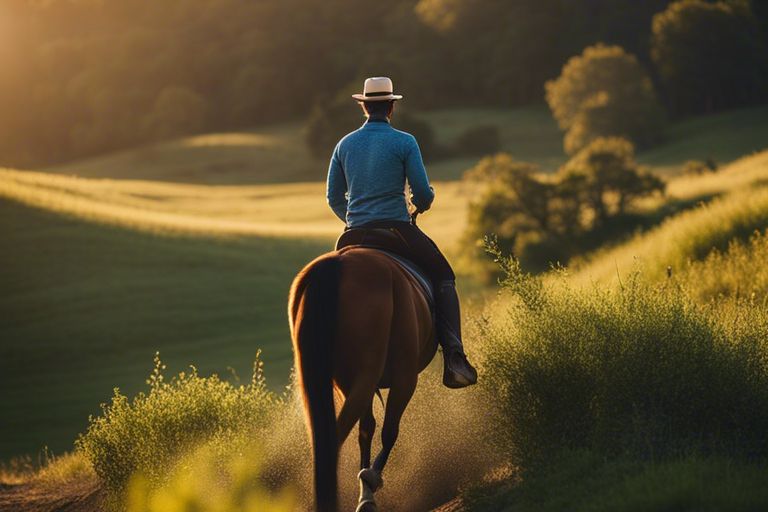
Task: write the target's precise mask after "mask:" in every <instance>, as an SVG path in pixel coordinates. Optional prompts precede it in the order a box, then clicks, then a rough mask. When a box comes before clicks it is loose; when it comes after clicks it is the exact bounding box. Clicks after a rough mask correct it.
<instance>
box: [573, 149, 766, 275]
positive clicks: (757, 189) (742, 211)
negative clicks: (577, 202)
mask: <svg viewBox="0 0 768 512" xmlns="http://www.w3.org/2000/svg"><path fill="white" fill-rule="evenodd" d="M767 178H768V152H763V153H759V154H757V155H754V156H751V157H747V158H744V159H742V160H740V161H738V162H736V163H734V164H733V165H732V166H730V167H729V168H727V169H724V170H723V171H721V172H719V173H716V174H713V175H706V176H701V177H695V178H686V177H683V178H680V179H679V180H675V181H673V182H672V183H671V184H670V187H669V188H670V191H669V192H670V196H671V201H681V202H685V201H690V200H695V199H697V198H702V199H704V198H710V197H713V196H720V195H721V196H722V197H719V198H718V199H716V200H714V201H712V202H710V203H707V204H704V205H701V206H699V207H697V208H694V209H691V210H687V211H685V212H683V213H681V214H678V215H674V216H671V217H669V218H668V219H667V220H665V221H664V222H663V223H662V224H661V225H659V226H658V227H656V228H653V229H651V230H649V231H647V232H645V233H641V234H638V235H636V236H635V237H634V238H633V239H631V240H630V241H628V242H626V243H623V244H621V245H618V246H616V247H614V248H610V249H604V250H602V251H599V252H598V253H597V254H594V255H592V256H591V257H590V258H588V262H585V263H581V264H580V265H579V264H576V265H575V267H576V269H577V271H578V277H579V278H580V279H581V280H583V281H587V280H596V281H610V280H615V279H617V275H626V274H627V273H629V272H631V271H632V270H635V269H638V268H642V270H643V272H644V273H646V274H648V275H649V276H650V277H652V278H655V277H659V276H661V275H662V274H664V272H665V271H666V269H667V267H671V268H672V271H673V272H674V273H676V272H679V271H681V270H684V268H685V265H686V264H687V262H688V261H689V260H699V259H702V258H704V257H705V256H706V255H707V254H708V253H709V252H710V251H711V250H712V249H713V248H717V249H721V250H722V249H725V248H726V247H727V246H728V243H729V242H730V241H731V240H733V239H746V238H748V237H749V236H750V235H751V234H752V233H753V232H754V231H755V230H760V231H762V230H764V229H765V228H766V227H768V188H765V187H764V186H762V185H764V184H765V180H766V179H767ZM638 264H639V266H638Z"/></svg>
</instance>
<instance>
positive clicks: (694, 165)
mask: <svg viewBox="0 0 768 512" xmlns="http://www.w3.org/2000/svg"><path fill="white" fill-rule="evenodd" d="M716 171H717V164H716V163H715V161H714V160H712V159H711V158H708V159H707V160H706V161H704V162H702V161H701V160H688V161H687V162H685V163H684V164H683V174H688V175H691V176H698V175H700V174H705V173H708V172H716Z"/></svg>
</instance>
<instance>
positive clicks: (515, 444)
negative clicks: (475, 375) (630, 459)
mask: <svg viewBox="0 0 768 512" xmlns="http://www.w3.org/2000/svg"><path fill="white" fill-rule="evenodd" d="M497 259H499V261H500V262H501V263H502V266H503V268H504V269H505V275H506V277H505V278H504V279H503V281H502V285H503V287H504V289H505V290H506V291H507V292H510V293H511V294H512V298H511V300H510V303H509V304H508V305H507V308H506V313H505V314H500V315H496V316H494V317H492V318H491V319H490V320H489V321H488V322H486V323H482V324H480V333H479V334H478V336H477V337H478V339H480V340H482V343H483V347H484V349H483V350H482V353H483V354H484V355H485V359H484V361H483V364H482V366H483V371H482V375H483V379H482V385H483V386H484V388H485V389H486V391H487V393H488V394H489V399H490V400H492V401H493V402H494V403H497V404H499V407H501V408H502V412H503V413H504V416H505V418H506V421H505V422H503V425H502V426H500V432H499V434H500V435H502V436H503V437H504V438H506V440H507V444H508V446H509V447H510V448H511V451H512V456H513V459H514V460H515V461H516V462H517V463H520V464H522V465H523V466H524V467H527V466H529V465H531V464H535V463H536V462H537V461H541V460H544V459H546V457H547V456H548V455H551V454H552V453H555V452H559V451H561V450H563V449H573V448H586V449H590V450H593V451H595V452H596V453H598V454H601V455H605V456H612V455H616V454H620V453H630V454H633V455H636V456H639V457H644V458H650V457H657V456H664V455H667V454H673V453H678V452H681V451H686V450H688V449H694V448H695V449H701V450H705V451H718V450H720V449H725V450H727V451H728V453H731V454H735V453H743V454H748V455H761V456H763V455H768V444H766V432H768V368H766V363H765V361H766V360H767V359H768V357H767V356H768V346H766V343H767V341H766V340H768V322H767V321H766V320H768V315H766V313H765V310H764V309H761V308H760V307H757V306H754V305H751V304H740V305H735V306H733V309H730V310H728V311H727V312H726V311H720V310H716V309H714V308H713V307H704V306H699V305H696V304H695V303H694V302H692V301H691V300H690V299H688V298H687V295H686V293H685V291H683V290H681V289H680V288H679V287H676V286H673V285H671V284H670V285H668V286H652V285H649V284H646V283H644V282H642V280H641V279H640V278H639V276H638V275H637V274H636V275H634V276H633V277H632V278H630V279H629V280H628V281H627V282H625V283H623V285H622V286H620V287H618V288H616V289H604V288H599V287H597V286H593V287H586V288H571V287H570V286H569V284H568V280H567V278H565V277H563V278H561V279H559V280H552V281H547V282H546V283H545V282H544V281H542V280H541V279H539V278H535V277H531V276H529V275H527V274H525V273H523V272H521V271H520V267H519V264H518V263H517V262H516V261H515V260H511V259H506V258H501V257H500V256H498V254H497Z"/></svg>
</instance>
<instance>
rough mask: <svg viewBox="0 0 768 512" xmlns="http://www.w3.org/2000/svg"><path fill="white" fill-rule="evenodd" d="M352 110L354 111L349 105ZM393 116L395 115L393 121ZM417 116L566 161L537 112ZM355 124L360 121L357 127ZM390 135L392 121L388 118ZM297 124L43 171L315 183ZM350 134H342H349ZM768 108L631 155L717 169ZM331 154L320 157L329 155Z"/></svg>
mask: <svg viewBox="0 0 768 512" xmlns="http://www.w3.org/2000/svg"><path fill="white" fill-rule="evenodd" d="M350 108H354V105H352V104H351V105H350ZM396 115H397V114H395V116H396ZM421 116H422V117H423V118H424V119H426V120H427V121H428V122H429V123H430V124H431V125H432V127H433V129H434V130H435V135H436V138H437V140H438V142H440V143H442V144H450V143H451V142H452V141H453V140H454V139H455V138H456V137H457V136H458V135H459V134H460V133H462V132H463V131H464V130H467V129H468V128H472V127H476V126H481V125H489V124H490V125H495V126H497V127H498V128H499V134H500V139H501V147H500V150H501V151H507V152H509V153H511V154H512V155H514V156H515V158H517V159H519V160H523V161H527V162H534V163H537V164H539V165H540V166H541V167H542V168H543V169H545V170H549V171H551V170H554V169H556V168H557V167H558V166H559V165H560V164H561V163H563V162H564V161H565V159H566V157H565V155H564V153H563V149H562V134H561V133H560V131H559V130H558V129H557V125H556V124H555V122H554V121H553V120H552V116H551V114H550V113H549V110H547V109H546V108H545V107H526V108H519V109H508V110H504V109H493V110H491V109H450V110H439V111H433V112H424V113H422V114H421ZM361 122H362V119H361ZM393 124H394V126H395V127H397V117H395V118H394V122H393ZM302 127H303V123H302V122H296V123H288V124H280V125H275V126H273V127H269V128H262V129H258V130H254V131H247V132H237V133H220V134H208V135H199V136H194V137H188V138H184V139H180V140H176V141H171V142H167V143H164V144H158V145H155V146H150V147H144V148H140V149H136V150H132V151H124V152H120V153H117V154H110V155H106V156H103V157H98V158H92V159H89V160H84V161H77V162H73V163H71V164H67V165H62V166H58V167H55V168H51V169H48V171H50V172H55V173H59V174H74V175H77V176H83V177H90V178H115V179H138V180H147V179H149V180H160V181H172V182H184V183H209V184H213V183H216V184H244V183H283V182H294V181H322V180H324V179H325V173H326V171H327V162H326V161H325V160H322V159H321V160H318V159H314V158H312V157H311V156H310V154H309V152H308V150H307V149H306V147H305V145H304V140H303V135H302ZM355 128H356V126H350V127H349V129H350V131H351V130H354V129H355ZM766 141H768V106H765V107H758V108H751V109H748V110H736V111H730V112H725V113H721V114H716V115H713V116H708V117H704V118H697V119H692V120H686V121H683V122H680V123H676V124H673V125H672V126H671V127H670V128H669V131H668V134H667V137H666V142H665V143H664V144H662V145H660V146H658V147H656V148H653V149H651V150H649V151H647V152H645V153H641V154H640V155H639V160H640V162H641V163H643V164H646V165H651V166H654V167H658V168H659V169H661V170H663V171H664V172H670V173H674V172H676V171H677V170H679V167H680V166H681V165H682V164H683V163H684V162H686V161H687V160H691V159H694V160H703V159H705V158H707V157H712V158H714V159H715V161H717V162H718V163H721V164H723V163H727V162H730V161H732V160H735V159H736V158H738V157H740V156H742V155H744V154H748V153H751V152H753V151H758V150H761V149H765V148H766V147H768V142H766ZM330 151H331V148H329V150H328V152H329V155H330ZM476 161H477V158H473V157H468V158H453V159H448V160H440V161H437V162H432V163H430V164H429V165H428V170H429V173H430V176H431V177H432V178H433V179H435V180H453V179H457V178H459V177H460V176H461V174H462V173H463V172H464V171H465V170H466V169H468V168H469V167H471V166H472V165H473V164H474V163H475V162H476Z"/></svg>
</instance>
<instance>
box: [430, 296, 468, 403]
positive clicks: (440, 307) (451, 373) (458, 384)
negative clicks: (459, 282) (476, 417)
mask: <svg viewBox="0 0 768 512" xmlns="http://www.w3.org/2000/svg"><path fill="white" fill-rule="evenodd" d="M436 291H437V293H436V294H435V302H436V306H437V337H438V341H439V342H440V346H442V347H443V363H444V365H443V384H445V385H446V386H447V387H449V388H463V387H466V386H471V385H472V384H475V383H476V382H477V370H475V369H474V368H473V367H472V365H471V364H469V361H468V360H467V356H466V355H465V354H464V345H463V344H462V342H461V313H460V310H459V296H458V294H457V293H456V282H455V281H442V282H440V283H439V286H438V287H437V290H436Z"/></svg>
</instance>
